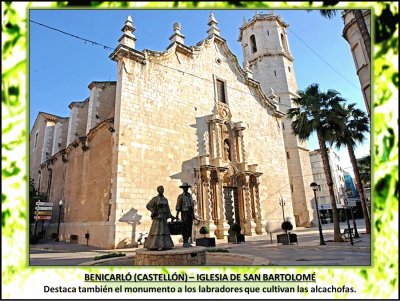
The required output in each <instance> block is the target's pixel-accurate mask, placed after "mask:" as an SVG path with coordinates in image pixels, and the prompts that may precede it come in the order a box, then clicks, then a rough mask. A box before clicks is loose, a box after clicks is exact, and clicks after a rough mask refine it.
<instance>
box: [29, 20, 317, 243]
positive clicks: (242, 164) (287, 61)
mask: <svg viewBox="0 0 400 301" xmlns="http://www.w3.org/2000/svg"><path fill="white" fill-rule="evenodd" d="M287 27H288V25H287V24H286V23H285V22H284V21H283V20H282V19H281V17H279V16H277V15H275V14H274V13H268V14H260V13H257V14H255V16H254V17H253V18H252V19H251V20H248V21H246V20H244V22H243V25H242V27H241V28H240V29H239V42H240V43H241V45H242V49H243V60H244V62H243V64H240V63H239V62H238V59H237V57H236V56H235V55H234V54H233V53H232V52H231V51H230V49H229V48H228V45H227V42H226V40H225V39H224V38H223V34H222V33H221V31H220V29H219V28H218V23H217V20H216V19H215V17H214V15H213V14H212V13H211V14H210V17H209V20H208V30H207V34H205V39H204V40H202V41H200V42H199V43H197V44H196V45H194V46H188V45H186V44H185V36H184V29H182V28H181V25H180V24H179V23H175V24H174V25H173V32H172V35H171V37H170V41H171V43H170V45H169V46H168V47H167V49H166V50H165V51H163V52H157V51H152V50H147V49H144V50H143V51H139V50H137V49H136V45H135V44H136V38H135V36H134V31H135V27H134V25H133V22H132V19H131V18H130V17H128V18H127V20H126V22H125V24H124V26H123V28H122V32H123V33H122V36H121V38H120V39H119V44H118V46H117V47H116V49H115V50H114V51H113V53H112V54H111V55H110V59H111V60H113V61H115V62H116V67H117V68H116V72H117V81H116V82H110V81H105V82H97V81H96V82H92V83H90V84H89V90H90V93H89V96H88V98H87V99H86V100H83V101H78V102H72V103H71V104H70V105H69V108H70V116H69V117H59V116H55V115H52V114H51V113H50V112H46V113H44V112H41V113H39V114H38V116H37V118H36V121H35V124H34V126H33V128H32V130H31V133H30V177H31V178H32V179H34V181H35V185H36V187H37V188H38V189H39V190H40V191H41V192H45V193H47V198H48V200H47V201H48V202H53V203H54V206H53V215H52V218H51V220H49V221H46V222H45V224H44V225H45V228H46V236H48V237H50V236H51V234H52V233H56V232H57V226H58V216H59V214H60V229H59V237H60V240H62V241H72V240H74V241H76V242H78V243H81V244H86V243H88V244H89V245H92V246H98V247H104V248H123V247H126V246H129V245H132V243H134V242H135V241H136V240H137V239H138V237H139V236H140V235H139V234H140V233H144V232H148V231H149V229H150V225H151V217H150V212H149V211H148V210H147V209H146V204H147V203H148V202H149V200H150V199H151V198H152V197H154V196H155V195H157V191H156V189H157V186H159V185H162V186H164V188H165V194H164V195H165V197H166V198H167V199H168V201H169V205H170V208H171V211H172V214H173V215H175V213H176V211H175V205H176V200H177V197H178V195H179V194H180V193H182V189H180V188H179V186H180V185H181V184H182V183H183V182H187V183H189V184H190V185H191V186H192V187H191V190H189V191H190V192H191V193H192V195H193V198H194V200H195V203H196V209H195V211H196V212H195V213H196V215H197V216H198V218H199V219H200V222H199V223H198V224H196V225H195V227H194V228H195V230H196V231H195V232H197V231H198V229H199V227H200V226H202V225H205V226H207V227H208V228H209V229H210V236H212V237H216V238H218V239H223V238H225V237H226V236H227V235H228V233H229V231H230V227H231V225H232V224H234V223H238V224H239V225H240V227H241V230H242V233H243V234H245V235H246V236H253V235H261V234H265V233H266V229H267V230H268V231H273V232H280V231H281V229H280V225H281V223H282V222H283V218H282V209H284V210H285V217H286V219H287V220H289V221H291V222H292V224H293V225H294V226H309V225H310V224H311V223H312V222H313V219H314V218H313V214H314V210H313V207H312V197H313V194H312V190H311V189H310V188H309V184H310V183H311V182H312V181H313V179H312V172H311V164H310V159H309V155H308V149H307V145H306V144H305V142H301V141H298V139H297V138H296V137H295V136H293V135H292V133H291V128H290V120H287V119H286V118H285V113H286V112H287V110H288V109H289V108H290V107H291V100H292V99H293V98H295V97H297V93H296V91H297V85H296V79H295V73H294V67H293V57H292V55H291V52H290V49H289V43H288V39H287V33H286V28H287ZM282 200H284V202H285V206H284V208H283V207H282V206H281V205H280V202H282ZM60 201H62V202H60ZM59 202H60V204H61V205H59ZM59 210H61V211H60V212H59ZM197 233H198V232H197ZM53 236H54V234H53ZM173 238H174V240H175V241H177V239H178V238H179V237H176V236H174V237H173Z"/></svg>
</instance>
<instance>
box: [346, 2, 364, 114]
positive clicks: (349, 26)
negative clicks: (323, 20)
mask: <svg viewBox="0 0 400 301" xmlns="http://www.w3.org/2000/svg"><path fill="white" fill-rule="evenodd" d="M355 11H356V10H351V9H345V10H343V12H342V19H343V23H344V28H343V38H344V39H345V40H346V41H347V42H348V43H349V46H350V50H351V54H352V56H353V60H354V65H355V68H356V73H357V76H358V79H359V81H360V86H361V90H362V95H363V98H364V103H365V108H366V110H367V112H368V116H370V115H371V64H370V62H371V60H370V58H369V57H368V54H367V49H366V45H365V44H366V43H364V38H363V35H364V36H365V34H367V36H368V37H369V36H370V33H371V29H370V28H371V25H370V23H371V20H370V19H371V10H370V9H365V10H361V13H360V15H362V18H363V19H364V21H365V25H366V27H367V28H366V30H365V32H363V29H362V27H360V25H358V21H357V19H356V15H355ZM360 28H361V29H360ZM370 42H371V41H370Z"/></svg>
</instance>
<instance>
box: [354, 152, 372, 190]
mask: <svg viewBox="0 0 400 301" xmlns="http://www.w3.org/2000/svg"><path fill="white" fill-rule="evenodd" d="M357 167H358V171H359V172H360V180H361V184H362V185H363V186H364V187H365V185H367V184H370V183H371V155H367V156H365V157H362V158H360V159H357Z"/></svg>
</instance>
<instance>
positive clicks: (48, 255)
mask: <svg viewBox="0 0 400 301" xmlns="http://www.w3.org/2000/svg"><path fill="white" fill-rule="evenodd" d="M346 227H347V224H346V223H341V224H340V228H341V230H342V231H343V229H344V228H346ZM357 227H358V229H359V234H360V238H359V239H354V246H352V245H351V244H350V242H344V243H335V242H333V225H332V224H324V225H323V234H324V239H325V242H326V245H325V246H320V245H319V232H318V228H315V227H314V228H298V229H296V230H295V231H294V233H296V234H297V236H298V244H292V245H281V244H279V245H278V244H277V243H276V233H275V234H273V236H272V239H273V242H272V243H271V237H270V235H269V234H267V235H260V236H258V235H257V236H251V237H246V242H245V243H241V244H232V243H227V241H226V240H217V248H223V249H228V250H229V253H220V252H218V253H207V265H210V266H221V265H224V266H228V265H236V266H237V265H267V264H270V265H277V266H333V265H334V266H345V265H347V266H355V265H364V266H367V265H370V262H371V248H370V235H365V234H364V233H365V227H364V222H363V220H361V219H359V220H357ZM140 247H142V246H140ZM135 250H136V249H120V250H103V249H99V248H95V247H91V246H85V245H77V244H71V243H65V242H53V241H41V242H40V243H38V244H36V245H33V246H31V248H30V265H34V266H75V265H103V266H132V265H134V257H135ZM109 252H123V253H125V254H126V256H125V257H117V258H110V259H106V260H101V261H94V257H95V256H99V255H104V254H107V253H109Z"/></svg>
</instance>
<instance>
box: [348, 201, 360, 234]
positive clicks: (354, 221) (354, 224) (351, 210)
mask: <svg viewBox="0 0 400 301" xmlns="http://www.w3.org/2000/svg"><path fill="white" fill-rule="evenodd" d="M350 213H351V219H352V220H353V228H354V238H360V235H359V234H358V230H357V224H356V220H355V219H354V214H353V206H350Z"/></svg>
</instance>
